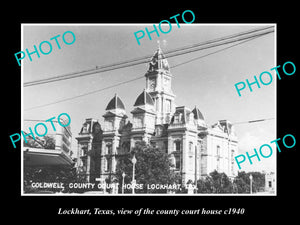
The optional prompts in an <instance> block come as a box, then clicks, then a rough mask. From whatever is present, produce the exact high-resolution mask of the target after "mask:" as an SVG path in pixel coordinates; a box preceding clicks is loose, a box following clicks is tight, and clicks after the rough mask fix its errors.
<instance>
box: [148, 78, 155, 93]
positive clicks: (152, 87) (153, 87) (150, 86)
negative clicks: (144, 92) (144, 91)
mask: <svg viewBox="0 0 300 225" xmlns="http://www.w3.org/2000/svg"><path fill="white" fill-rule="evenodd" d="M155 85H156V81H155V79H149V88H150V90H152V91H153V90H154V89H155Z"/></svg>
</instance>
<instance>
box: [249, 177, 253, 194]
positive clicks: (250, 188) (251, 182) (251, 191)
mask: <svg viewBox="0 0 300 225" xmlns="http://www.w3.org/2000/svg"><path fill="white" fill-rule="evenodd" d="M249 179H250V194H252V179H253V177H252V174H250V176H249Z"/></svg>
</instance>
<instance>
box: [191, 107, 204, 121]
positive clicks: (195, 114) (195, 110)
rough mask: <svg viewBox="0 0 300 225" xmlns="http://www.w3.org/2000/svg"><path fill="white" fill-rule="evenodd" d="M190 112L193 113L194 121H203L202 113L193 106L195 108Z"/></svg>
mask: <svg viewBox="0 0 300 225" xmlns="http://www.w3.org/2000/svg"><path fill="white" fill-rule="evenodd" d="M192 112H193V113H194V118H195V119H196V120H198V119H201V120H204V117H203V115H202V113H201V112H200V110H199V109H198V108H197V107H196V106H195V108H194V109H193V111H192Z"/></svg>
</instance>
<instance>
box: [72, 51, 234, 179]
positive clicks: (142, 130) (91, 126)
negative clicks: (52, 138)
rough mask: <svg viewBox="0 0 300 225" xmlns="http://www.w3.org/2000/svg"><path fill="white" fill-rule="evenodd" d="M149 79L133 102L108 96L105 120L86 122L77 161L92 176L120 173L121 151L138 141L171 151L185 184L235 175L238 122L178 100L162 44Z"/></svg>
mask: <svg viewBox="0 0 300 225" xmlns="http://www.w3.org/2000/svg"><path fill="white" fill-rule="evenodd" d="M145 79H146V87H144V90H143V91H142V92H141V93H140V95H139V96H137V98H136V99H135V101H134V100H133V101H132V104H133V107H130V108H127V107H125V105H124V104H123V102H122V100H121V99H122V96H118V95H117V94H116V95H115V96H113V97H112V99H111V100H110V101H108V104H107V107H106V112H105V114H104V115H103V117H104V122H103V123H102V122H99V121H98V120H97V119H92V118H89V119H86V121H85V122H84V124H83V127H82V129H81V131H80V133H79V135H78V137H76V139H77V141H78V152H77V153H78V155H77V157H78V161H77V166H78V168H79V169H80V170H81V171H83V172H85V173H86V175H87V179H88V180H89V181H93V180H94V179H95V178H96V177H99V176H100V177H101V178H104V179H105V178H107V177H108V176H109V175H112V174H114V173H115V172H116V166H117V163H118V155H120V154H124V153H126V152H129V151H130V149H131V148H132V147H134V145H135V143H136V142H138V141H145V142H146V143H148V144H150V145H152V146H154V147H157V148H160V149H162V150H164V151H165V152H166V153H168V154H169V157H170V161H171V162H172V164H173V166H174V168H175V170H176V171H178V172H179V173H181V174H182V178H183V183H186V182H187V181H188V180H192V181H194V180H195V179H199V178H200V177H205V176H206V175H208V174H209V173H210V172H212V171H214V170H217V171H218V172H224V173H226V174H227V175H228V176H229V177H233V176H235V175H236V173H237V167H236V166H235V165H234V155H236V151H237V144H238V141H237V137H236V135H235V133H234V128H233V126H232V124H231V123H230V122H229V121H228V120H219V121H217V122H216V123H215V124H213V125H211V126H208V125H207V124H206V122H205V118H204V117H203V114H202V113H201V111H200V109H199V108H198V107H197V106H195V107H194V108H193V109H191V108H188V107H187V106H177V105H176V103H175V100H176V96H175V94H174V92H173V90H172V82H173V79H174V76H173V75H172V74H171V71H170V68H169V64H168V61H167V59H166V58H165V56H164V54H163V52H162V50H161V49H160V48H158V49H157V51H156V52H155V54H154V55H153V57H152V58H151V61H150V63H149V69H148V71H146V74H145ZM174 82H176V78H175V79H174ZM142 88H143V87H142ZM142 88H141V89H142ZM199 101H201V99H199ZM199 103H200V102H199ZM128 110H130V111H128Z"/></svg>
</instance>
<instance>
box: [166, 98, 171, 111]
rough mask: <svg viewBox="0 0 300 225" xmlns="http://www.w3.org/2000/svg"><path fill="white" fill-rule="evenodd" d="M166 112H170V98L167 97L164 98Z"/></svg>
mask: <svg viewBox="0 0 300 225" xmlns="http://www.w3.org/2000/svg"><path fill="white" fill-rule="evenodd" d="M166 112H167V113H169V112H171V100H169V99H167V100H166Z"/></svg>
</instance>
